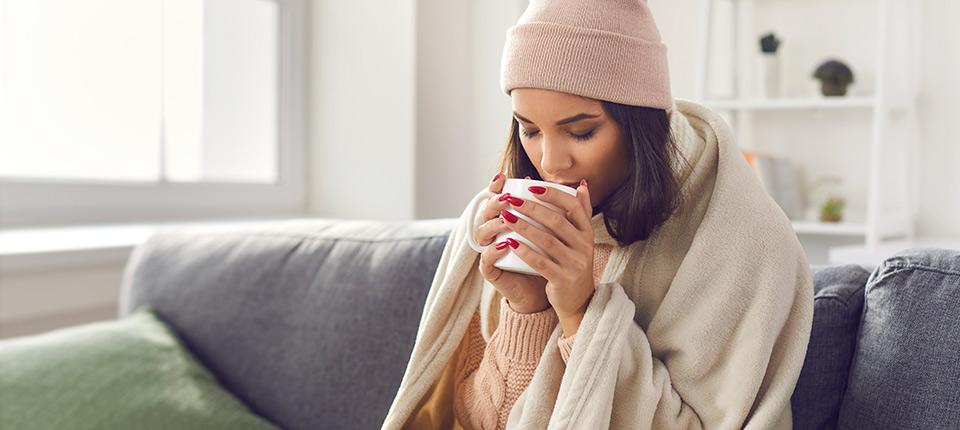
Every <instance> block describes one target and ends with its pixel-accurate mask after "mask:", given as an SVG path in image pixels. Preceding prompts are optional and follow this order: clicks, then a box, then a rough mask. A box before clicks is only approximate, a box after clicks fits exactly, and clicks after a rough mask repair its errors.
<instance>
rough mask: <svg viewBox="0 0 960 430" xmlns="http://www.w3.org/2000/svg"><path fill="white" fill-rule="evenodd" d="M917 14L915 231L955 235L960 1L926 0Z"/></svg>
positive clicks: (959, 226) (959, 232)
mask: <svg viewBox="0 0 960 430" xmlns="http://www.w3.org/2000/svg"><path fill="white" fill-rule="evenodd" d="M922 17H923V30H924V31H923V48H922V50H921V63H920V64H921V66H922V67H921V70H922V74H921V76H922V83H923V86H922V87H921V88H920V107H919V111H920V117H921V121H920V133H921V138H922V140H921V143H920V160H919V161H920V165H921V166H922V169H921V171H920V177H919V184H920V189H919V209H920V210H919V213H918V215H919V220H918V223H917V233H918V234H921V235H930V236H938V235H951V236H960V191H958V189H957V185H958V184H960V168H958V166H960V128H957V125H958V124H960V121H958V120H960V104H958V102H960V27H958V26H957V20H958V19H960V2H957V1H955V0H927V1H925V2H924V3H923V14H922Z"/></svg>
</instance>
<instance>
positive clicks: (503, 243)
mask: <svg viewBox="0 0 960 430" xmlns="http://www.w3.org/2000/svg"><path fill="white" fill-rule="evenodd" d="M509 245H510V244H509V243H507V242H500V243H498V244H497V250H500V249H503V248H506V247H507V246H509Z"/></svg>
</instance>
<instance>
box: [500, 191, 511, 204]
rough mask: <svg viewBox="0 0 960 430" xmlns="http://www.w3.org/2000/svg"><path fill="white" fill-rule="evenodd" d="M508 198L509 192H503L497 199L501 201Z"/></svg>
mask: <svg viewBox="0 0 960 430" xmlns="http://www.w3.org/2000/svg"><path fill="white" fill-rule="evenodd" d="M509 198H510V193H505V194H503V195H501V196H500V198H498V199H497V200H499V201H501V202H502V201H504V200H506V199H509Z"/></svg>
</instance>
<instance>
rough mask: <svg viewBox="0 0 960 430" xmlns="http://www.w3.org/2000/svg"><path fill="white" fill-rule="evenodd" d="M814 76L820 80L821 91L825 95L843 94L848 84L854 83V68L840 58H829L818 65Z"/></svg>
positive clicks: (845, 92)
mask: <svg viewBox="0 0 960 430" xmlns="http://www.w3.org/2000/svg"><path fill="white" fill-rule="evenodd" d="M813 77H814V78H817V79H818V80H820V92H821V93H823V95H825V96H828V97H832V96H843V95H846V94H847V86H848V85H850V84H852V83H853V70H850V67H848V66H847V65H846V64H844V63H843V62H842V61H839V60H827V61H825V62H823V64H820V66H819V67H817V70H816V71H814V72H813Z"/></svg>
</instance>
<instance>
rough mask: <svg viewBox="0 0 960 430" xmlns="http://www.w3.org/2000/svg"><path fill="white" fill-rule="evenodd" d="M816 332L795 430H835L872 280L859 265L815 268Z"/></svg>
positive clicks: (798, 392) (798, 393)
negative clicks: (865, 298) (833, 429)
mask: <svg viewBox="0 0 960 430" xmlns="http://www.w3.org/2000/svg"><path fill="white" fill-rule="evenodd" d="M812 271H813V283H814V297H813V327H812V331H811V333H810V343H809V344H808V346H807V355H806V358H805V359H804V362H803V368H802V370H801V371H800V378H799V380H798V381H797V387H796V389H795V390H794V392H793V397H792V398H791V404H792V408H793V426H794V428H796V429H823V428H834V427H835V426H836V423H837V415H838V413H839V411H840V402H841V401H842V400H843V392H844V390H845V389H846V385H847V376H848V370H849V368H850V362H851V360H852V359H853V351H854V347H855V345H856V342H857V328H858V327H859V326H860V314H861V312H862V310H863V290H864V285H865V284H866V282H867V278H868V277H869V276H870V272H867V271H866V270H865V269H864V268H862V267H860V266H857V265H852V264H851V265H846V266H827V267H823V266H815V267H813V268H812Z"/></svg>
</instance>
